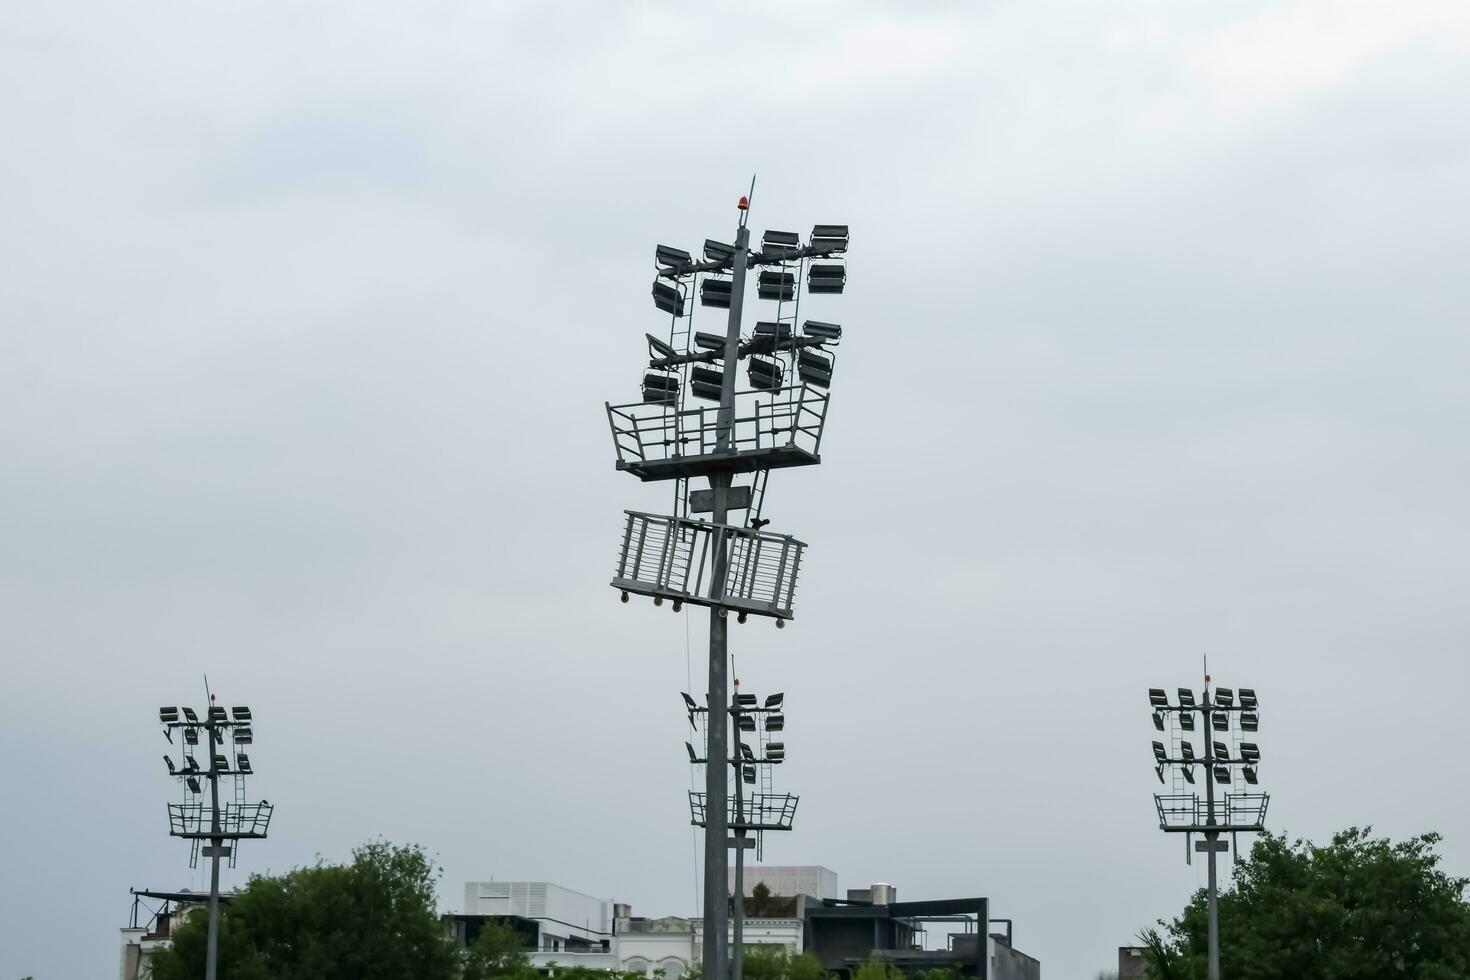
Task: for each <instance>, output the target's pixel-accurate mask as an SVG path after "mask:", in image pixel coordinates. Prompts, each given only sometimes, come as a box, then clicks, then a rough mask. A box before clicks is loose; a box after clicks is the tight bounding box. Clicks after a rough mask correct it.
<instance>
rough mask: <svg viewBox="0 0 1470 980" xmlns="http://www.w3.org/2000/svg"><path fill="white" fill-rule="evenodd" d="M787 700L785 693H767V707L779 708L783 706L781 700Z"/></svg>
mask: <svg viewBox="0 0 1470 980" xmlns="http://www.w3.org/2000/svg"><path fill="white" fill-rule="evenodd" d="M785 700H786V695H785V694H781V693H778V694H767V695H766V707H767V708H779V707H781V702H783V701H785Z"/></svg>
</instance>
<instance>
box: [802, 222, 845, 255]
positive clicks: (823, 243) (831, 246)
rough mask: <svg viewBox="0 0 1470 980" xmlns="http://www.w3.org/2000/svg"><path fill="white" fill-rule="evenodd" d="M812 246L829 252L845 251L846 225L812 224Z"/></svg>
mask: <svg viewBox="0 0 1470 980" xmlns="http://www.w3.org/2000/svg"><path fill="white" fill-rule="evenodd" d="M811 243H812V248H814V249H824V250H826V251H831V252H845V251H847V225H814V226H813V227H812V238H811Z"/></svg>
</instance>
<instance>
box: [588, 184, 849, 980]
mask: <svg viewBox="0 0 1470 980" xmlns="http://www.w3.org/2000/svg"><path fill="white" fill-rule="evenodd" d="M754 191H755V184H754V182H753V181H752V183H751V193H752V194H753V193H754ZM738 207H739V222H738V224H737V226H736V229H735V241H734V243H733V244H725V243H723V242H719V241H715V240H706V241H705V243H704V259H703V261H696V260H695V259H694V258H693V257H692V256H691V255H690V254H689V253H688V252H686V251H683V250H682V249H677V248H670V247H668V246H664V245H660V246H658V247H657V248H656V249H655V251H654V269H655V272H654V282H653V303H654V306H655V307H656V308H657V309H659V310H661V311H662V312H664V313H666V314H668V330H667V333H666V334H665V337H655V336H654V335H653V334H647V335H646V338H647V341H648V350H649V360H648V362H647V367H646V368H644V369H643V372H642V401H640V402H635V403H633V404H630V405H616V406H615V405H612V404H608V405H607V417H608V424H609V426H610V427H611V429H612V437H613V443H614V445H615V447H616V450H617V454H618V461H617V468H618V469H620V470H623V471H625V472H628V473H631V474H633V475H634V476H637V477H638V478H639V479H641V480H643V481H645V482H651V481H660V480H670V481H673V482H674V486H675V490H674V513H673V514H672V515H660V514H650V513H644V512H641V511H631V510H630V511H627V512H626V514H627V520H626V522H625V525H624V530H623V537H622V547H621V550H620V552H619V557H618V564H617V569H616V571H615V572H614V575H613V580H612V586H613V587H614V588H616V589H618V590H619V591H620V592H621V593H622V599H623V601H624V602H627V601H628V597H629V595H630V594H633V593H637V594H639V595H646V596H651V597H652V598H653V601H654V604H655V605H662V604H663V602H664V601H665V600H666V599H668V600H671V601H672V603H673V608H674V610H675V611H676V612H677V611H678V610H679V609H681V608H682V606H683V604H684V603H686V602H689V603H694V604H697V605H703V606H708V607H709V609H710V620H709V623H710V625H709V690H708V699H709V703H710V704H720V705H722V704H725V703H726V702H727V701H728V699H729V687H728V683H727V677H726V665H727V664H728V663H729V654H728V650H727V641H728V634H727V629H728V621H727V616H728V614H729V613H730V612H731V611H732V610H733V611H734V612H735V614H736V618H737V620H738V621H739V622H742V623H743V622H745V621H746V618H747V616H749V615H751V614H754V615H757V616H770V617H773V618H775V620H776V626H777V627H778V628H779V627H783V626H785V624H786V621H787V620H789V619H791V618H792V596H793V594H794V592H795V588H796V578H797V571H798V569H799V568H800V565H801V556H802V551H803V549H804V548H805V547H806V545H805V543H804V542H802V541H799V540H797V539H796V538H794V537H792V536H791V535H788V534H775V533H770V532H766V531H763V530H762V528H764V527H765V526H766V525H767V524H769V523H770V521H769V520H768V519H766V518H764V517H762V516H761V513H762V508H763V505H764V502H765V490H766V483H767V480H768V479H769V474H770V471H771V470H773V469H780V468H784V467H789V466H808V465H813V464H816V463H820V462H821V457H820V456H819V455H818V452H819V450H820V448H821V441H822V430H823V427H824V425H825V422H826V418H827V405H828V400H829V397H830V396H829V395H828V394H827V389H828V388H829V387H830V385H831V383H832V370H833V367H834V362H835V360H836V354H835V348H836V347H837V345H838V343H839V341H840V340H841V338H842V327H841V326H839V325H838V324H835V323H829V322H826V321H821V320H811V319H807V320H802V319H801V317H800V312H801V300H802V285H803V283H804V284H805V287H806V288H805V291H806V293H807V294H833V293H841V292H842V291H843V288H844V287H845V285H846V282H847V268H846V264H845V260H844V259H843V257H842V256H843V255H844V254H845V253H846V251H847V243H848V233H847V226H846V225H817V226H815V227H814V228H813V229H812V233H811V236H810V237H809V238H808V240H807V241H806V243H805V244H803V243H802V241H801V237H800V236H799V235H797V234H796V233H795V232H784V231H766V232H765V233H764V235H763V236H762V238H761V244H760V248H759V250H758V251H756V250H753V249H752V248H751V244H750V231H749V229H748V227H747V225H746V222H747V219H748V218H749V214H750V211H749V208H750V198H749V196H747V197H742V198H741V199H740V202H739V205H738ZM751 269H755V270H757V280H756V298H757V299H758V300H763V301H770V302H774V303H775V304H776V306H775V312H774V315H773V316H772V318H771V319H760V320H758V322H757V323H756V324H755V327H754V329H753V330H752V331H751V332H750V333H749V334H748V335H747V334H743V333H742V332H741V314H742V311H743V308H744V302H745V286H746V273H747V272H748V271H749V270H751ZM695 293H698V295H699V301H700V305H702V306H709V307H715V308H717V309H725V310H728V311H729V313H728V315H727V317H726V321H725V327H724V329H723V330H722V331H721V332H719V333H713V332H708V333H707V332H702V331H697V330H695V327H694V307H695V304H694V303H693V302H692V300H693V297H694V294H695ZM665 338H666V339H665ZM741 361H748V363H747V365H746V373H747V377H748V379H749V388H742V389H739V390H737V387H736V372H737V370H738V369H739V367H740V362H741ZM694 399H703V400H704V401H708V402H713V403H716V404H715V405H713V406H705V405H700V404H697V403H695V402H694V401H693V400H694ZM744 475H749V477H750V482H749V483H747V484H737V483H736V482H735V480H736V478H737V477H740V476H744ZM691 479H692V480H696V481H697V480H707V481H708V483H709V489H707V490H690V488H689V481H690V480H691ZM732 511H745V520H741V521H736V522H734V523H731V521H730V514H731V512H732ZM704 513H707V514H709V515H710V517H709V519H708V520H703V519H693V518H691V517H690V516H689V515H690V514H704ZM728 744H729V742H728V732H727V729H726V724H725V722H724V719H723V718H721V719H720V723H718V724H712V725H710V726H709V732H708V744H707V746H706V750H705V752H706V755H707V756H708V757H709V758H712V759H724V758H728V757H729V749H728ZM705 776H706V778H705V793H706V796H707V798H708V799H709V800H711V801H716V800H725V799H727V798H728V796H729V793H728V785H727V772H726V767H725V766H723V765H716V766H707V767H706V771H705ZM728 830H729V826H728V819H727V814H726V812H725V807H724V806H722V805H711V806H710V807H709V808H708V823H707V825H706V828H705V841H704V870H705V875H704V921H705V946H704V957H703V963H702V967H703V973H704V976H705V978H706V980H726V976H727V969H726V967H727V957H726V949H725V947H726V942H727V934H726V923H727V908H728V899H729V890H728V888H727V883H728V874H727V865H726V855H725V847H726V833H727V832H728ZM711 938H713V939H714V941H711Z"/></svg>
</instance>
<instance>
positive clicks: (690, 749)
mask: <svg viewBox="0 0 1470 980" xmlns="http://www.w3.org/2000/svg"><path fill="white" fill-rule="evenodd" d="M684 748H685V749H687V750H688V752H689V761H690V762H693V763H699V762H703V761H704V760H703V759H701V758H700V757H699V753H698V752H695V751H694V746H693V745H691V744H690V743H689V742H685V743H684Z"/></svg>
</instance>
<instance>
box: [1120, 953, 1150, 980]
mask: <svg viewBox="0 0 1470 980" xmlns="http://www.w3.org/2000/svg"><path fill="white" fill-rule="evenodd" d="M1147 975H1148V961H1147V960H1145V959H1144V958H1143V950H1141V949H1139V948H1138V947H1137V946H1119V947H1118V980H1139V978H1141V977H1145V976H1147Z"/></svg>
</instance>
